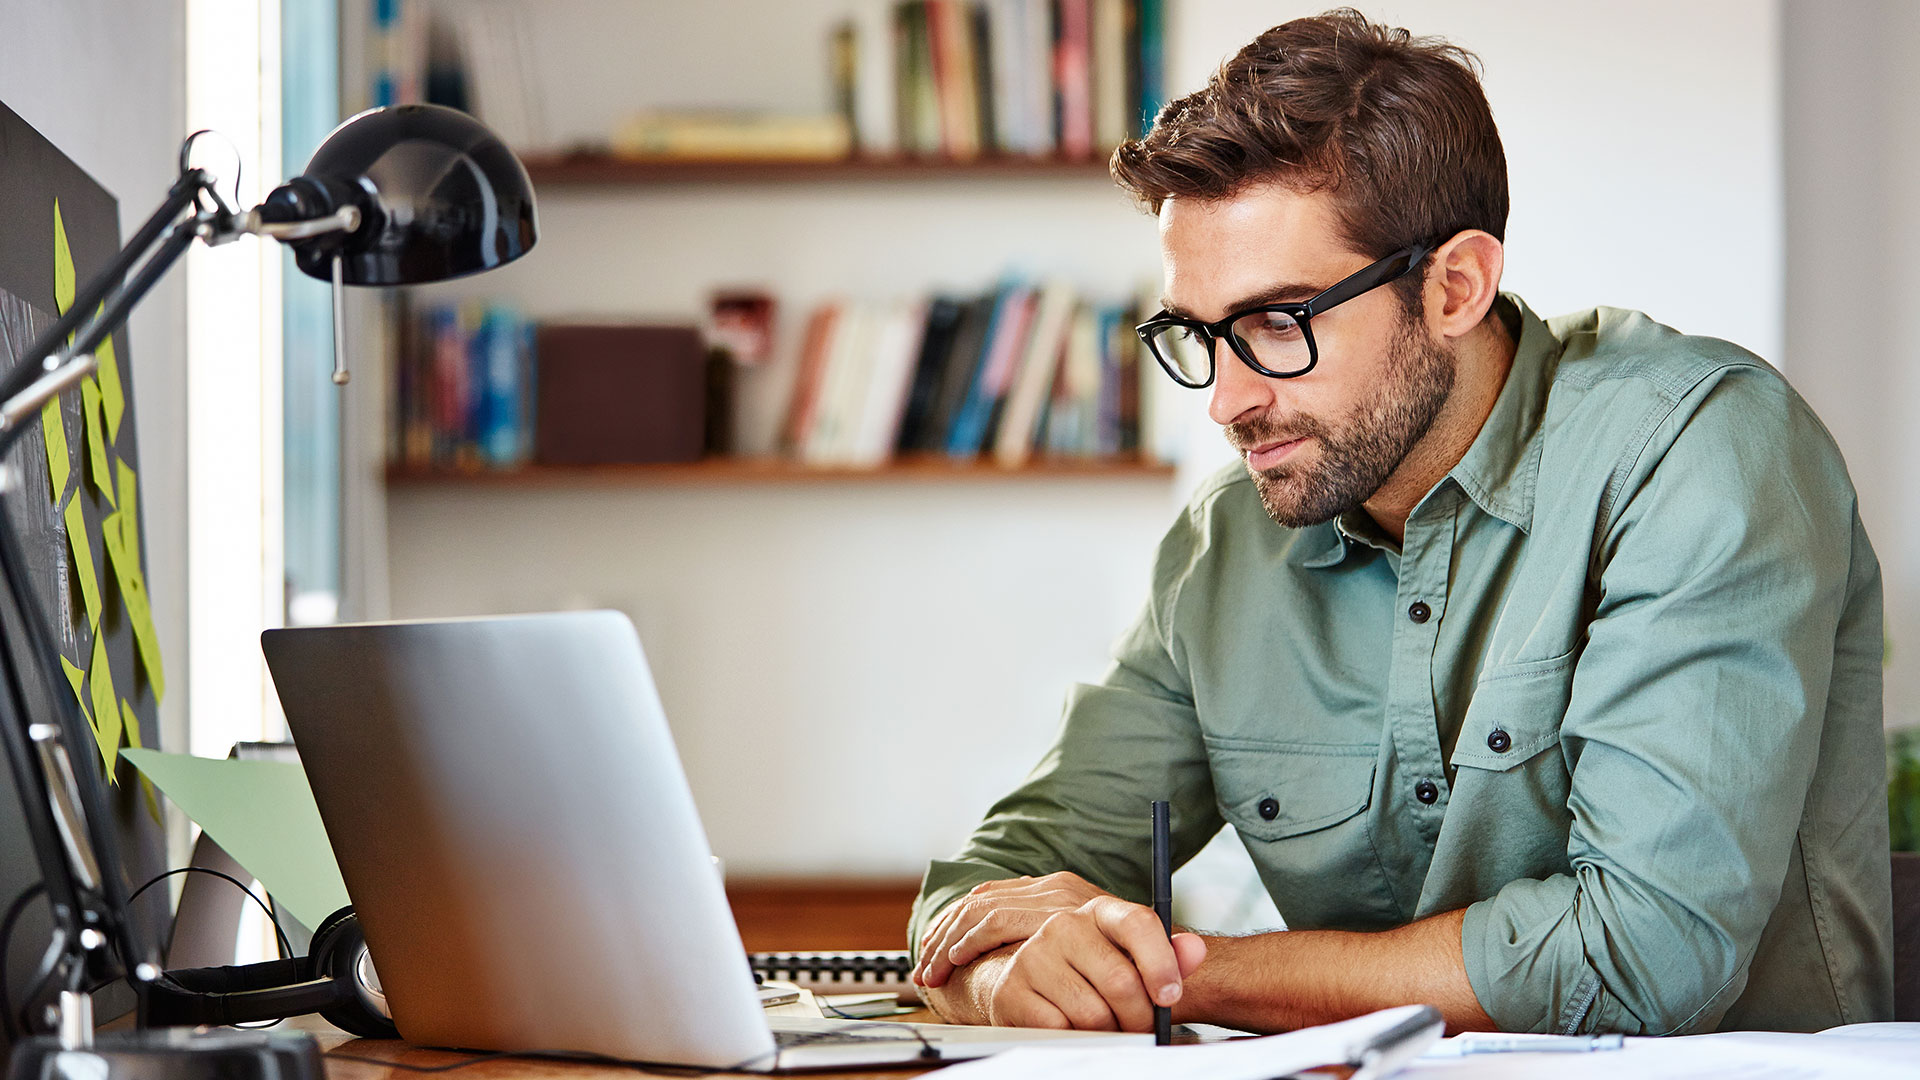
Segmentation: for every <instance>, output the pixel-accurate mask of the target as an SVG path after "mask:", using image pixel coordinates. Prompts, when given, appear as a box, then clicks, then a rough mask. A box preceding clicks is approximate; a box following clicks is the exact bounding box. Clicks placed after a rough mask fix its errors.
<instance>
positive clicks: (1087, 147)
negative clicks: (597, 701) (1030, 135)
mask: <svg viewBox="0 0 1920 1080" xmlns="http://www.w3.org/2000/svg"><path fill="white" fill-rule="evenodd" d="M1089 3H1090V0H1055V8H1054V10H1055V12H1056V13H1057V15H1056V26H1055V31H1054V53H1053V75H1054V92H1055V98H1054V100H1055V102H1056V103H1057V108H1058V117H1059V132H1060V153H1061V154H1063V155H1065V156H1066V157H1070V158H1085V157H1091V156H1093V85H1092V78H1091V76H1092V71H1091V65H1090V63H1089V58H1090V54H1091V49H1090V46H1089V41H1088V26H1087V21H1088V7H1089Z"/></svg>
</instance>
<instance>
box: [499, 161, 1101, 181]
mask: <svg viewBox="0 0 1920 1080" xmlns="http://www.w3.org/2000/svg"><path fill="white" fill-rule="evenodd" d="M525 164H526V166H527V175H528V176H530V177H532V178H533V182H534V184H535V186H536V187H563V186H564V187H581V186H624V187H648V186H655V185H667V184H708V183H802V184H804V183H837V182H841V181H856V180H857V181H895V180H904V181H953V180H1002V179H1015V178H1032V179H1071V180H1105V179H1106V178H1107V175H1108V174H1107V158H1106V157H1105V156H1104V155H1103V156H1100V157H1093V158H1058V157H1013V156H1001V155H994V156H987V157H979V158H973V159H971V160H952V159H947V158H933V157H852V158H842V159H836V160H825V161H809V160H796V159H766V160H756V159H751V158H739V159H713V160H701V159H634V158H619V157H614V156H612V155H610V154H600V153H591V154H589V153H580V154H556V155H539V156H530V157H528V158H526V159H525Z"/></svg>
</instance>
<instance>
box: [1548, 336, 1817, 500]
mask: <svg viewBox="0 0 1920 1080" xmlns="http://www.w3.org/2000/svg"><path fill="white" fill-rule="evenodd" d="M1547 327H1548V329H1549V330H1550V331H1551V332H1552V334H1553V336H1554V338H1555V339H1556V340H1557V341H1558V343H1559V353H1558V356H1557V358H1556V360H1555V366H1554V370H1553V374H1552V378H1551V387H1550V389H1549V390H1548V394H1547V402H1546V408H1545V410H1544V414H1543V422H1544V426H1545V434H1546V440H1547V451H1548V453H1549V454H1551V453H1552V450H1553V444H1554V443H1556V442H1561V443H1566V444H1569V445H1568V446H1566V447H1563V449H1566V450H1569V451H1570V452H1576V453H1578V454H1580V455H1581V456H1583V457H1588V458H1592V457H1595V456H1599V457H1603V458H1605V457H1613V456H1614V455H1610V454H1608V450H1609V449H1611V450H1615V451H1618V452H1619V453H1620V454H1622V455H1626V457H1627V458H1631V457H1633V456H1637V455H1638V454H1639V453H1640V452H1641V451H1642V450H1644V449H1646V448H1647V446H1648V444H1649V441H1650V440H1657V439H1659V438H1661V437H1662V436H1661V435H1660V434H1659V432H1661V431H1664V432H1665V435H1666V436H1669V437H1677V436H1678V435H1679V434H1680V433H1681V432H1682V431H1685V430H1688V429H1689V428H1692V430H1693V435H1694V436H1695V437H1704V438H1711V437H1713V436H1712V433H1713V432H1714V431H1716V430H1718V429H1720V428H1732V429H1738V430H1740V431H1745V432H1753V433H1760V432H1768V433H1771V435H1772V436H1774V437H1777V438H1786V437H1788V436H1789V435H1794V436H1799V435H1803V434H1804V433H1805V432H1806V431H1807V430H1808V429H1809V428H1811V429H1816V430H1820V433H1821V434H1820V438H1819V439H1818V441H1820V442H1829V441H1830V439H1831V437H1830V436H1826V435H1825V432H1824V429H1821V428H1820V425H1819V421H1818V419H1817V418H1816V417H1815V416H1814V414H1813V410H1812V409H1811V408H1810V407H1809V406H1808V405H1807V404H1806V402H1805V401H1804V400H1802V399H1801V398H1800V396H1799V394H1797V393H1796V392H1795V391H1794V389H1793V387H1792V386H1791V385H1790V384H1789V383H1788V382H1787V380H1786V379H1785V378H1784V377H1782V376H1781V374H1780V373H1779V372H1778V371H1776V370H1775V369H1774V368H1773V367H1772V366H1771V365H1770V364H1768V363H1767V362H1766V361H1765V360H1763V359H1761V358H1760V357H1759V356H1756V355H1755V354H1753V353H1752V352H1750V351H1748V350H1746V349H1744V348H1741V347H1740V346H1739V345H1736V344H1734V343H1733V342H1730V341H1724V340H1722V339H1720V338H1714V337H1706V336H1703V335H1697V334H1683V333H1681V332H1680V331H1678V330H1675V329H1673V328H1672V327H1670V326H1666V325H1664V324H1662V323H1659V322H1656V321H1655V320H1654V319H1652V318H1650V317H1648V316H1647V315H1645V314H1643V313H1641V312H1638V311H1629V310H1626V309H1623V308H1610V307H1599V308H1592V309H1589V310H1587V311H1582V312H1576V313H1574V314H1571V315H1562V316H1558V317H1556V318H1553V319H1549V320H1547ZM1709 401H1711V402H1713V404H1712V405H1711V406H1709V404H1708V403H1709ZM1702 409H1710V410H1711V413H1712V416H1711V417H1702V416H1699V415H1698V414H1699V412H1700V410H1702ZM1696 420H1707V421H1709V422H1707V423H1704V424H1695V423H1692V422H1693V421H1696ZM1726 433H1727V432H1725V431H1720V434H1723V435H1724V434H1726ZM1823 449H1824V448H1823ZM1835 452H1836V453H1837V451H1835ZM1596 463H1597V462H1596Z"/></svg>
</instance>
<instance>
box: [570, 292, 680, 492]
mask: <svg viewBox="0 0 1920 1080" xmlns="http://www.w3.org/2000/svg"><path fill="white" fill-rule="evenodd" d="M537 355H538V356H539V358H540V359H539V368H538V370H539V375H538V378H537V383H538V385H537V389H536V391H535V399H534V400H535V410H536V413H537V415H538V422H537V423H536V424H535V426H534V431H535V433H536V434H535V436H534V452H533V456H534V460H535V461H537V462H538V463H540V464H542V465H606V464H615V463H631V462H659V461H695V460H698V459H699V457H700V455H701V452H702V450H703V449H704V448H705V446H706V414H707V374H706V346H705V344H704V343H703V342H702V341H701V338H700V332H699V331H698V330H697V329H695V328H693V327H691V326H637V325H626V326H587V325H578V324H565V323H556V324H552V325H543V326H541V327H540V331H539V344H538V351H537Z"/></svg>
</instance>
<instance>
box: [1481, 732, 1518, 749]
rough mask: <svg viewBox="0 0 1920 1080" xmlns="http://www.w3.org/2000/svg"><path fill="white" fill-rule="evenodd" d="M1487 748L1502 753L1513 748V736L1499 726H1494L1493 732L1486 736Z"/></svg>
mask: <svg viewBox="0 0 1920 1080" xmlns="http://www.w3.org/2000/svg"><path fill="white" fill-rule="evenodd" d="M1487 749H1489V750H1491V751H1493V752H1494V753H1496V754H1504V753H1506V752H1507V751H1509V750H1511V749H1513V736H1511V735H1509V734H1507V733H1506V732H1504V731H1501V730H1500V729H1499V728H1494V729H1493V734H1491V735H1489V736H1487Z"/></svg>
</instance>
